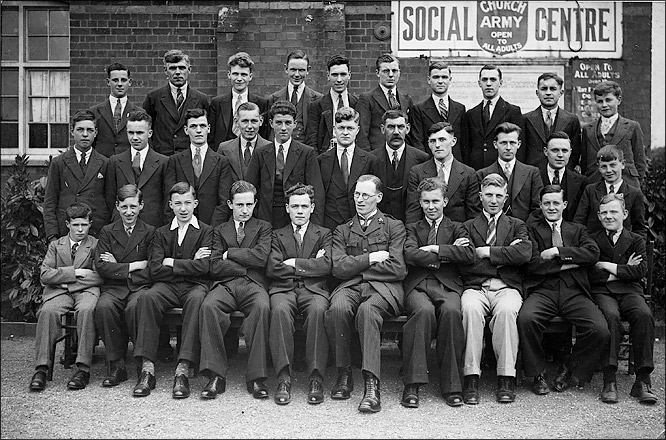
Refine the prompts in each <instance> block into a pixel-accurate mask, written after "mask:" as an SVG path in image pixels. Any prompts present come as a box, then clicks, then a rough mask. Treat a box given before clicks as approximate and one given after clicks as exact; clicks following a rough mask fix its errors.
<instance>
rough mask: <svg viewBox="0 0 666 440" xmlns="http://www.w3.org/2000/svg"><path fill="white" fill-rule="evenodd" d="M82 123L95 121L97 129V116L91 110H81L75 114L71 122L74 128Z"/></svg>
mask: <svg viewBox="0 0 666 440" xmlns="http://www.w3.org/2000/svg"><path fill="white" fill-rule="evenodd" d="M81 121H93V122H94V123H95V128H97V118H95V114H94V113H93V112H91V111H90V110H79V111H77V112H76V113H74V115H73V116H72V119H71V122H70V123H71V125H72V128H74V126H75V125H76V123H77V122H81Z"/></svg>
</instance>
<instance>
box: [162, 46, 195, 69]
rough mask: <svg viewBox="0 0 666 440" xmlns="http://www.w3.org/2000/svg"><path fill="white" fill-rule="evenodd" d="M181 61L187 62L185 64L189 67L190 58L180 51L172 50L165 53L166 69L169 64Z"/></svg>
mask: <svg viewBox="0 0 666 440" xmlns="http://www.w3.org/2000/svg"><path fill="white" fill-rule="evenodd" d="M181 61H185V63H186V64H187V65H188V66H189V65H190V56H189V55H188V54H186V53H185V52H183V51H182V50H180V49H171V50H169V51H166V52H164V67H166V65H167V64H170V63H179V62H181Z"/></svg>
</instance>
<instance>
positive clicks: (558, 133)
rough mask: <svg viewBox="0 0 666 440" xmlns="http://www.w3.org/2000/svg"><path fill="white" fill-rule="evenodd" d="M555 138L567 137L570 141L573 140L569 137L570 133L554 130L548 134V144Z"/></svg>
mask: <svg viewBox="0 0 666 440" xmlns="http://www.w3.org/2000/svg"><path fill="white" fill-rule="evenodd" d="M553 139H566V140H568V141H571V139H570V138H569V135H568V134H566V133H565V132H563V131H554V132H552V133H551V134H550V135H549V136H548V139H547V140H546V145H548V142H550V141H551V140H553Z"/></svg>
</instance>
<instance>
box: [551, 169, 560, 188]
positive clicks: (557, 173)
mask: <svg viewBox="0 0 666 440" xmlns="http://www.w3.org/2000/svg"><path fill="white" fill-rule="evenodd" d="M559 184H560V170H554V171H553V185H559Z"/></svg>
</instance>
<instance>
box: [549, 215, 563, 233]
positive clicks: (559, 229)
mask: <svg viewBox="0 0 666 440" xmlns="http://www.w3.org/2000/svg"><path fill="white" fill-rule="evenodd" d="M546 222H548V226H549V227H550V229H551V230H552V229H553V225H555V228H556V229H557V230H558V231H560V233H561V232H562V219H561V218H560V219H559V220H558V221H556V222H551V221H548V220H546Z"/></svg>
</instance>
